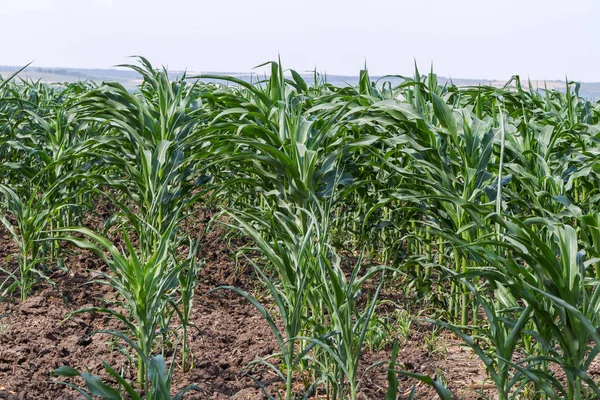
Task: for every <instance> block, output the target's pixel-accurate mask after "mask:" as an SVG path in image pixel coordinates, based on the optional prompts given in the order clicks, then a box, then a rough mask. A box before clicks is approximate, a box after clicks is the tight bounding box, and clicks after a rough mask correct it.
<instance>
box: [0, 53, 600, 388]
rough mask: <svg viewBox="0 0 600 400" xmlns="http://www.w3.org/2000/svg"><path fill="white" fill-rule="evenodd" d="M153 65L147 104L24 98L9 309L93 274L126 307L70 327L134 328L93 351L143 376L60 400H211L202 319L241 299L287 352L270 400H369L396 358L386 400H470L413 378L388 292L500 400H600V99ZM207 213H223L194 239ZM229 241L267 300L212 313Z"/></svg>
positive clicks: (11, 183) (1, 191) (12, 189)
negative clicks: (211, 258)
mask: <svg viewBox="0 0 600 400" xmlns="http://www.w3.org/2000/svg"><path fill="white" fill-rule="evenodd" d="M138 61H139V62H138V63H137V64H135V65H128V66H127V67H128V68H131V69H133V70H134V71H136V72H138V73H139V74H140V75H141V76H142V77H143V82H142V83H141V84H140V85H139V87H138V89H137V90H136V91H134V92H130V91H128V90H127V89H125V88H124V87H123V86H121V85H120V84H118V83H111V82H106V83H103V84H101V85H100V84H94V83H72V84H68V85H50V84H43V83H40V82H30V81H19V79H18V76H16V77H6V79H4V80H2V81H0V158H1V160H2V163H1V167H0V168H1V170H0V210H1V211H2V212H1V214H0V221H1V222H2V225H3V227H4V228H3V229H4V231H5V233H6V235H8V237H9V238H10V240H11V242H12V243H14V248H15V249H17V250H16V251H15V252H14V253H13V254H11V255H10V256H9V257H7V258H6V259H5V260H0V278H1V279H0V298H1V299H2V300H3V301H5V302H17V303H18V302H24V301H26V300H27V298H28V297H29V296H32V295H34V294H35V293H36V291H39V290H41V288H43V287H55V285H54V282H53V278H52V277H53V273H54V272H55V271H57V270H66V271H69V270H70V268H71V266H70V265H69V261H68V260H69V255H70V254H73V253H76V254H77V253H78V252H84V251H85V252H88V253H91V254H93V255H94V256H95V257H96V258H97V259H99V260H101V261H102V267H101V268H100V270H99V271H97V274H96V275H95V276H96V277H95V278H94V282H95V283H97V284H100V285H104V286H106V287H107V288H109V289H110V290H112V291H113V292H114V293H115V294H116V295H115V296H116V297H115V299H116V300H115V301H114V302H111V303H108V304H106V306H102V307H86V308H83V309H76V310H73V311H72V313H71V314H70V315H69V316H68V317H69V318H73V317H75V316H76V315H83V314H90V313H95V314H102V315H105V316H106V317H107V318H109V319H114V320H116V321H117V322H118V323H119V324H120V326H122V329H119V330H112V329H100V330H96V331H94V332H91V333H90V335H95V334H107V335H110V336H112V337H113V339H114V341H115V342H118V343H119V344H120V347H121V348H122V351H125V352H127V354H129V356H130V358H131V360H132V361H131V363H130V364H129V365H128V366H126V367H124V368H122V367H120V366H118V365H110V364H109V363H107V362H103V364H102V365H103V369H104V371H103V374H102V376H97V375H94V374H92V373H90V372H84V371H80V370H78V369H75V368H72V367H71V366H68V365H64V366H60V367H58V368H57V369H55V370H54V371H52V375H53V378H52V379H53V381H55V382H62V383H61V384H62V385H66V386H68V387H69V388H71V389H72V390H75V391H76V392H78V393H79V395H80V396H83V398H86V399H92V398H102V399H156V400H165V399H181V398H185V397H190V398H192V396H196V395H197V393H202V392H201V390H202V388H201V387H199V386H196V385H192V386H189V387H185V388H183V389H182V390H181V391H179V390H178V393H175V390H174V388H175V386H176V385H175V384H174V382H173V376H174V370H175V369H176V368H180V369H182V370H184V371H190V370H193V369H194V368H196V365H195V361H196V360H197V359H198V354H195V353H194V352H193V351H192V349H191V346H190V344H189V341H190V337H191V336H190V335H192V334H193V333H194V332H195V331H196V330H197V329H199V330H202V326H199V327H197V326H194V324H193V323H192V322H191V313H192V311H193V310H194V307H196V306H197V304H198V303H201V302H202V301H203V298H204V297H205V296H212V295H215V294H216V293H220V292H223V291H227V292H230V293H232V294H234V295H235V296H239V298H241V299H243V300H244V301H246V302H248V303H249V304H251V305H252V306H253V307H254V308H255V309H256V311H257V312H258V313H259V314H260V315H261V316H262V318H263V320H264V324H265V326H268V327H269V329H270V331H271V334H272V335H273V337H274V338H275V340H276V343H277V348H276V349H275V351H274V352H273V354H270V355H268V356H266V357H262V358H258V359H256V360H255V361H253V362H252V363H251V365H249V366H248V368H249V369H248V370H249V371H252V368H263V369H266V370H268V371H270V372H271V373H272V375H273V376H274V377H275V378H276V381H277V382H278V385H279V386H278V387H279V388H281V390H278V391H276V392H273V390H271V389H270V388H272V386H269V385H266V384H263V383H262V382H260V380H259V379H256V384H257V385H258V387H260V388H262V393H263V394H262V395H263V396H264V398H266V399H285V400H293V399H331V400H337V399H351V400H356V399H359V398H364V397H361V396H360V393H361V392H360V390H361V384H362V383H363V377H364V374H365V366H364V365H363V364H361V363H360V361H361V359H362V358H361V357H362V356H363V355H364V353H365V352H367V351H369V350H368V349H370V348H373V346H380V347H381V348H384V349H386V351H387V352H388V355H389V357H388V358H387V359H386V360H382V361H381V362H379V363H378V364H377V365H372V366H369V367H367V368H366V369H369V368H371V367H373V368H383V371H384V374H386V376H387V378H386V380H387V388H386V392H385V394H383V395H382V398H383V397H385V399H386V400H393V399H397V398H424V397H419V394H418V391H417V388H418V387H421V386H422V385H426V386H429V387H431V388H432V389H431V390H433V391H435V392H436V393H437V396H439V398H440V399H451V398H458V397H456V394H453V393H451V391H450V390H449V389H448V387H447V385H446V383H447V382H444V380H443V379H440V377H439V376H436V375H428V374H420V373H417V372H415V371H410V370H408V369H406V368H404V366H403V360H402V359H401V357H398V354H399V350H400V349H401V347H402V345H403V341H402V338H400V337H399V335H398V331H399V329H398V326H399V324H401V322H403V321H401V318H385V319H384V318H383V315H381V314H380V307H379V306H380V305H381V304H383V302H384V300H383V298H382V293H383V292H385V293H387V294H392V297H396V298H395V300H397V302H398V303H399V302H400V301H401V300H400V299H403V300H402V302H403V305H402V307H404V308H405V310H406V312H407V313H408V314H409V315H408V316H407V317H406V318H408V319H409V320H410V321H409V323H408V324H406V325H405V327H404V328H405V330H407V331H410V330H411V329H414V327H415V326H416V325H417V324H420V325H422V326H423V325H425V326H431V327H432V329H433V328H435V329H440V331H444V332H446V333H447V334H449V335H452V337H454V338H456V339H457V340H460V341H461V342H462V343H463V344H464V346H466V347H468V348H469V349H470V350H469V351H470V352H471V353H472V355H473V357H477V358H478V359H479V360H480V362H481V365H482V368H484V369H485V374H486V376H487V382H488V383H489V384H491V386H492V387H493V390H491V391H487V392H485V393H484V392H482V393H481V394H480V396H481V397H480V398H490V399H499V400H507V399H577V400H578V399H596V398H600V387H599V383H598V382H599V379H600V376H597V375H595V374H594V373H593V371H592V366H593V363H594V361H595V359H596V358H597V355H598V353H599V352H600V333H599V332H600V329H599V328H600V286H599V284H600V207H599V206H598V204H600V202H599V200H600V190H599V188H600V103H594V102H591V101H588V100H586V99H584V98H581V97H579V94H578V88H579V86H578V84H577V83H574V82H567V85H566V92H565V93H563V92H559V91H555V90H546V89H543V88H542V89H540V88H534V87H532V86H531V85H530V84H529V83H527V82H522V81H521V80H520V78H519V77H518V76H514V77H512V79H511V80H510V81H509V82H508V83H507V84H506V85H505V87H503V88H495V87H487V86H479V87H457V86H454V85H453V84H452V83H451V82H450V83H447V84H443V85H442V84H440V83H438V79H437V77H436V75H435V74H434V73H433V72H430V73H428V74H421V73H420V72H419V71H418V69H416V68H415V73H414V75H413V76H411V77H394V79H395V81H397V78H401V80H400V81H401V83H400V84H397V85H396V86H393V85H392V84H390V83H389V82H388V81H386V78H382V79H380V80H379V81H372V80H371V79H370V77H369V75H368V72H367V70H361V71H360V80H359V83H358V84H357V85H356V86H345V87H336V86H333V85H331V84H329V83H327V81H326V79H325V77H323V76H321V75H319V74H317V73H315V74H314V77H313V78H312V79H311V80H309V81H307V80H305V79H304V78H303V77H302V76H301V75H300V74H298V73H297V72H296V71H293V70H284V69H283V67H282V66H281V63H280V62H279V61H278V62H269V63H266V64H265V66H267V67H268V68H269V71H270V72H269V74H268V75H266V76H265V77H264V79H258V80H257V81H256V82H246V81H243V80H240V79H237V78H235V77H229V76H220V75H199V76H183V77H181V78H180V79H178V80H175V81H173V80H170V79H169V75H168V72H167V71H166V70H165V69H155V68H154V67H153V66H152V65H151V64H150V63H149V62H148V61H147V60H146V59H144V58H139V60H138ZM99 201H103V202H108V203H109V204H110V205H111V209H112V214H111V215H110V216H109V217H108V218H106V219H105V220H104V221H103V225H102V229H97V230H94V229H90V228H89V227H86V225H85V224H84V221H85V219H86V217H87V216H89V215H90V213H92V212H93V210H94V209H95V207H96V205H97V203H98V202H99ZM200 210H214V211H215V212H214V213H212V214H211V218H210V222H209V223H207V224H206V225H205V228H204V230H202V231H199V230H193V229H192V230H191V229H187V228H186V227H188V226H189V225H190V224H191V222H193V221H196V220H198V219H200V218H201V216H200V214H201V212H202V211H200ZM217 226H219V227H221V229H223V230H224V231H225V232H227V235H228V236H230V237H234V238H237V240H238V242H241V243H243V245H240V247H239V248H238V249H237V257H238V261H239V262H240V263H242V264H245V265H248V266H250V268H252V270H253V274H254V275H253V276H254V277H255V279H256V285H257V287H258V288H259V290H257V291H248V290H244V289H242V288H240V287H237V286H235V285H223V286H219V287H215V288H214V289H213V290H212V291H210V292H209V293H197V290H196V288H197V280H198V279H199V277H202V275H203V266H204V263H205V260H204V259H203V258H202V256H201V254H202V246H203V238H204V236H205V234H206V232H207V231H210V230H211V229H216V227H217ZM82 290H85V289H82ZM56 291H57V293H58V294H57V295H59V289H58V288H56ZM387 297H389V296H387ZM387 297H386V300H385V301H390V300H389V299H388V298H387ZM392 301H394V299H393V298H392ZM415 310H420V312H418V313H417V312H416V311H415ZM403 315H404V314H403ZM377 321H384V322H383V324H384V325H386V331H385V332H387V333H385V334H384V335H383V337H380V338H379V339H377V338H378V337H379V336H377V335H376V332H375V329H377V327H378V324H377V323H376V322H377ZM404 322H405V323H406V321H404ZM410 322H412V325H411V323H410ZM377 340H379V342H378V343H375V342H376V341H377ZM127 368H130V369H133V370H135V373H134V376H135V378H134V379H130V378H128V377H129V375H128V374H126V373H125V372H124V370H125V369H127ZM48 372H49V373H50V372H51V371H48ZM407 379H408V380H410V382H412V383H411V386H412V387H413V390H411V391H409V393H401V391H400V390H399V382H400V381H405V380H407ZM0 383H1V382H0ZM49 385H50V383H49ZM186 392H187V394H186ZM199 396H200V397H194V398H207V397H203V395H201V394H200V395H199Z"/></svg>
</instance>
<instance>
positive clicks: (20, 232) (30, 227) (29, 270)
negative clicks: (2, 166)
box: [0, 185, 57, 301]
mask: <svg viewBox="0 0 600 400" xmlns="http://www.w3.org/2000/svg"><path fill="white" fill-rule="evenodd" d="M0 196H1V197H2V200H3V202H2V206H1V207H0V210H1V211H2V213H3V214H2V215H0V222H2V224H3V225H4V227H5V228H6V229H7V230H8V232H9V233H10V236H11V237H12V240H13V241H14V242H15V243H16V244H17V245H18V248H19V252H18V253H17V254H15V255H14V258H15V259H16V260H17V265H18V269H17V271H14V272H13V271H11V270H10V269H9V268H8V267H7V268H1V269H0V270H1V271H2V272H4V273H5V274H7V275H8V278H7V279H6V280H5V281H4V282H2V284H1V285H0V290H1V292H0V296H1V297H5V296H6V295H7V294H9V293H11V292H12V291H14V290H18V292H19V294H20V298H21V301H25V299H26V298H27V296H28V295H29V294H30V293H31V290H32V288H33V285H34V284H35V283H36V282H37V281H38V278H40V277H41V278H44V279H46V280H48V278H47V276H46V275H45V274H44V268H43V266H42V264H43V263H44V262H45V261H46V257H47V250H48V248H47V247H48V246H47V245H48V243H47V242H44V241H43V240H44V239H46V238H47V236H48V235H47V229H48V226H49V224H50V221H51V219H52V210H51V209H48V205H47V204H46V203H44V202H43V201H42V200H41V199H37V198H36V196H35V195H31V196H30V197H29V199H22V198H21V197H20V196H19V195H18V194H17V193H16V192H15V191H14V190H12V189H11V188H10V187H8V186H6V185H0ZM55 207H57V206H55ZM9 215H10V217H9Z"/></svg>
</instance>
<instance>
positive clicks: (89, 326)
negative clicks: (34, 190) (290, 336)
mask: <svg viewBox="0 0 600 400" xmlns="http://www.w3.org/2000/svg"><path fill="white" fill-rule="evenodd" d="M15 250H16V248H15V246H14V245H13V244H12V243H11V241H10V240H9V238H8V236H7V232H5V231H3V230H0V260H2V261H1V262H2V264H4V260H5V259H6V256H7V255H8V254H10V253H11V252H14V251H15ZM202 256H203V257H204V258H205V259H206V264H205V266H204V268H203V269H202V271H201V273H200V277H199V285H198V288H197V291H196V293H197V295H198V296H197V298H196V300H195V306H194V309H193V312H192V322H193V323H194V324H195V325H196V326H198V327H199V328H200V330H201V331H202V334H200V333H198V332H193V333H192V334H191V346H192V350H193V353H194V355H195V363H194V368H193V369H191V370H189V371H185V372H184V371H182V370H181V368H179V367H177V368H176V369H175V374H174V378H173V381H174V385H173V386H174V389H175V390H179V389H180V388H182V387H184V386H186V385H189V384H195V385H198V386H199V387H200V388H201V389H200V390H199V391H192V392H189V393H188V394H187V395H186V396H185V397H184V398H186V399H236V400H251V399H252V400H254V399H256V400H258V399H262V398H263V395H262V394H261V391H260V389H259V387H258V385H257V384H256V383H255V382H254V381H253V380H252V379H250V378H249V377H248V376H247V375H246V373H245V372H246V371H247V370H248V367H247V364H248V363H249V362H250V361H252V360H255V359H256V358H259V357H265V356H268V355H270V354H273V353H276V352H277V342H276V341H275V339H274V337H273V335H272V333H271V331H270V329H269V327H268V325H267V323H266V322H265V321H264V320H263V319H262V317H261V316H260V314H259V313H258V312H257V311H256V310H255V309H254V308H253V307H252V306H251V305H249V304H248V302H246V301H245V300H244V299H242V298H241V297H239V296H237V295H236V294H234V293H232V292H229V291H226V290H220V291H215V292H211V293H207V292H208V291H210V290H211V289H213V288H215V287H217V286H220V285H234V286H238V287H241V288H243V289H245V290H248V291H250V292H253V293H255V294H258V295H260V294H261V293H262V292H261V287H260V285H259V284H258V282H257V280H256V279H255V277H254V274H253V272H252V270H251V269H250V268H248V267H244V266H242V267H240V268H239V269H237V270H236V267H235V257H234V253H233V252H232V250H231V249H230V248H229V246H228V244H227V243H226V242H225V241H224V239H223V234H222V232H219V231H218V230H215V231H212V232H211V233H209V234H208V235H207V236H206V237H205V238H204V240H203V247H202ZM66 264H67V267H68V272H59V273H56V274H55V275H53V276H52V279H53V280H54V281H55V282H56V284H57V287H58V289H59V290H60V292H61V293H62V295H63V296H64V299H66V300H67V302H68V305H67V302H65V301H64V299H63V298H62V297H61V295H60V294H59V292H58V291H57V290H55V289H53V288H50V287H45V286H44V287H38V288H36V289H35V292H34V294H33V295H31V296H30V297H29V298H28V299H27V300H26V301H25V302H23V303H19V302H17V301H12V302H8V301H5V302H3V303H0V399H35V400H50V399H76V398H80V397H81V396H80V395H78V393H77V392H75V391H74V390H73V389H70V388H68V387H66V386H64V385H61V384H57V383H55V382H57V381H60V379H57V378H55V377H52V376H51V375H50V372H51V371H52V370H53V369H55V368H58V367H60V366H63V365H69V366H71V367H74V368H76V369H79V370H80V371H86V370H89V371H90V372H92V373H94V374H97V375H100V376H101V377H105V376H106V375H105V374H104V373H103V368H102V364H101V363H102V361H105V362H107V363H108V364H110V365H111V366H112V367H113V368H115V369H117V370H120V368H121V367H123V368H124V371H125V372H126V377H127V378H128V379H132V380H133V378H134V377H133V373H134V372H133V368H131V363H130V361H129V359H128V357H127V356H126V355H124V354H122V353H121V352H119V350H118V347H119V346H118V345H117V342H116V341H115V340H114V339H111V337H109V336H108V335H105V334H97V335H93V336H91V337H88V336H87V334H89V333H90V332H92V331H94V330H97V329H107V328H108V329H111V328H112V329H118V328H119V325H118V324H117V323H115V321H114V320H112V319H110V318H108V317H106V316H104V315H101V314H95V313H84V314H79V315H76V316H74V317H72V318H69V319H65V317H66V316H68V314H69V313H70V312H72V311H73V310H76V309H79V308H81V307H89V306H100V305H103V304H104V301H105V299H108V300H110V299H113V298H114V294H113V293H112V292H111V290H110V289H109V288H107V287H105V286H101V285H98V284H89V283H88V282H89V280H90V278H91V276H92V271H93V270H98V269H101V268H102V263H101V262H100V261H99V260H97V259H95V258H94V257H93V256H91V255H89V254H85V253H82V252H79V251H78V253H77V254H75V255H73V256H71V257H69V259H68V261H67V263H66ZM388 295H389V294H388ZM262 300H263V301H265V302H267V303H268V299H266V298H264V297H262ZM414 328H415V329H414V330H413V332H412V333H411V335H410V337H409V338H408V339H407V340H406V341H405V342H404V343H403V344H402V347H401V350H400V353H399V357H398V363H399V364H401V365H403V366H404V368H405V369H406V370H408V371H412V372H418V373H424V374H431V375H434V374H437V375H438V376H439V377H440V378H441V379H442V380H443V381H445V382H447V383H448V386H449V388H450V389H451V390H452V391H453V393H454V394H455V395H456V396H457V398H465V399H476V398H480V397H479V396H478V395H477V394H476V393H475V392H476V390H478V389H481V388H482V382H483V381H484V380H485V373H484V372H483V369H482V366H481V364H480V363H479V361H478V360H477V359H476V358H474V357H473V356H472V354H471V353H470V352H469V351H466V350H464V349H462V348H461V347H460V345H459V343H458V342H457V341H456V340H455V339H453V338H452V337H450V336H440V337H439V338H438V340H437V341H436V346H435V348H433V349H432V348H431V346H429V349H428V346H427V345H426V343H425V340H424V338H425V335H427V334H428V333H427V332H428V331H429V330H430V328H429V327H426V326H418V325H415V326H414ZM390 353H391V348H389V346H388V348H385V349H384V350H382V351H380V352H376V353H375V352H365V354H364V355H363V358H362V360H363V367H367V366H369V365H371V364H372V363H375V362H378V361H386V360H389V358H390ZM252 372H253V376H254V377H255V378H256V379H258V381H260V382H262V384H264V385H265V386H266V388H267V390H268V391H269V393H270V394H271V395H276V394H277V393H278V392H280V391H281V390H282V388H283V383H282V382H281V381H279V380H278V378H277V377H276V375H275V374H274V373H272V372H270V371H268V370H266V369H265V368H262V369H260V368H259V369H257V370H254V371H252ZM71 382H72V383H76V384H79V385H83V381H82V380H77V379H74V380H71ZM413 384H414V381H413V380H410V379H407V378H401V379H400V392H401V393H404V394H408V393H409V392H410V390H411V388H412V385H413ZM361 385H362V386H361V387H362V389H361V390H362V392H361V396H360V398H361V399H382V398H384V397H385V392H386V390H387V372H386V367H378V368H373V369H371V370H370V371H369V372H368V373H367V374H366V375H365V376H364V378H363V381H362V384H361ZM300 386H301V385H300ZM417 398H419V399H432V398H435V395H434V393H433V392H432V390H431V389H430V388H428V387H425V386H420V385H419V386H418V390H417Z"/></svg>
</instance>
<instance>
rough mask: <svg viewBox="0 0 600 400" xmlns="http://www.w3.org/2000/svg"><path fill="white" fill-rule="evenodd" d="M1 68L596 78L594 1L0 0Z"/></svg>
mask: <svg viewBox="0 0 600 400" xmlns="http://www.w3.org/2000/svg"><path fill="white" fill-rule="evenodd" d="M0 45H1V46H0V64H1V65H22V64H26V63H28V62H29V61H35V63H34V65H36V66H49V67H56V66H63V67H81V68H94V67H98V68H106V67H111V66H113V65H116V64H121V63H125V62H130V61H131V60H129V59H127V56H130V55H137V54H139V55H143V56H145V57H147V58H148V59H149V60H150V61H151V62H152V63H153V64H154V65H155V66H157V67H158V66H160V65H166V66H168V67H169V69H174V70H183V69H188V70H190V71H228V72H242V71H249V70H251V68H253V67H254V66H256V65H258V64H261V63H263V62H265V61H269V60H274V59H276V58H277V55H278V54H281V58H282V62H283V66H284V67H285V68H293V69H295V70H297V71H299V72H303V71H308V70H313V69H314V68H315V67H316V68H317V70H318V71H320V72H327V73H329V74H347V75H356V74H358V71H359V70H360V69H361V67H362V66H363V65H364V63H365V61H366V62H367V66H368V68H369V72H370V73H371V74H372V75H379V74H412V71H413V59H416V60H417V62H418V64H419V66H420V69H421V71H422V72H423V71H427V70H428V69H429V66H430V63H431V62H433V63H434V70H435V71H436V72H437V73H438V74H439V75H443V76H452V77H455V78H497V79H507V78H509V77H510V76H511V75H513V74H521V75H522V76H523V77H527V76H529V77H531V78H532V79H548V80H551V79H564V77H565V75H568V77H569V78H570V79H574V80H580V81H600V0H545V1H544V0H494V1H491V0H369V1H364V0H360V1H359V0H303V1H300V0H296V1H289V0H209V1H206V0H187V1H184V0H0Z"/></svg>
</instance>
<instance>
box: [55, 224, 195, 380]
mask: <svg viewBox="0 0 600 400" xmlns="http://www.w3.org/2000/svg"><path fill="white" fill-rule="evenodd" d="M174 229H175V227H174V226H172V227H170V228H169V230H167V231H166V232H164V233H163V235H162V237H161V240H160V242H159V243H158V244H157V248H156V251H155V252H154V253H153V254H150V255H147V254H145V253H144V252H142V251H141V250H140V249H136V248H135V247H134V246H133V245H132V243H131V241H130V239H129V236H128V234H127V232H123V239H124V241H125V246H126V249H127V253H126V254H123V253H122V252H121V251H119V249H118V248H117V247H116V246H115V245H113V244H112V243H111V242H110V241H109V240H108V239H106V238H105V237H102V236H101V235H99V234H97V233H95V232H92V231H90V230H89V229H86V228H65V229H62V230H60V231H59V232H62V233H63V234H67V235H68V234H75V233H77V234H83V235H84V236H86V237H87V238H88V239H89V240H88V239H81V238H77V237H75V236H62V237H60V239H61V240H65V241H68V242H70V243H73V244H74V245H76V246H78V247H80V248H82V249H86V250H89V251H91V252H93V253H94V254H95V255H96V256H98V257H99V258H101V259H102V260H103V261H104V263H105V264H106V265H107V266H108V268H109V270H110V273H100V279H98V282H99V283H102V284H105V285H108V286H110V287H112V288H113V289H115V291H117V292H118V293H119V294H120V295H121V296H122V298H123V300H119V301H117V305H119V306H121V307H122V308H123V309H124V312H119V311H115V310H114V309H111V308H98V307H93V308H84V309H80V310H78V311H76V312H74V313H73V314H72V315H75V314H79V313H83V312H101V313H106V314H108V315H109V316H111V317H113V318H116V319H117V320H119V321H120V322H121V323H122V324H123V325H124V326H125V328H126V331H127V334H124V333H121V332H118V331H108V332H105V333H109V334H111V335H114V336H116V337H117V338H120V339H123V340H125V341H126V342H127V343H128V344H129V345H130V346H131V347H132V348H133V349H134V350H135V353H136V354H137V356H138V363H137V378H138V384H139V385H140V387H141V388H142V389H143V390H144V391H146V390H147V389H148V381H147V380H146V377H147V371H148V364H147V363H146V362H145V361H147V360H150V359H151V358H152V354H153V352H154V351H155V348H154V346H155V342H156V339H157V336H158V335H159V333H160V331H161V330H163V329H168V327H166V326H161V324H160V323H161V321H162V316H163V314H164V313H165V312H166V311H167V309H168V307H169V306H170V297H171V296H173V294H174V292H175V291H176V289H177V286H178V283H179V279H180V274H181V270H182V268H183V266H184V265H183V264H182V263H177V262H176V260H175V258H174V257H173V255H172V253H171V252H170V250H171V247H170V246H171V241H172V240H173V239H172V231H173V230H174ZM107 254H108V255H110V257H108V256H107Z"/></svg>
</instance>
